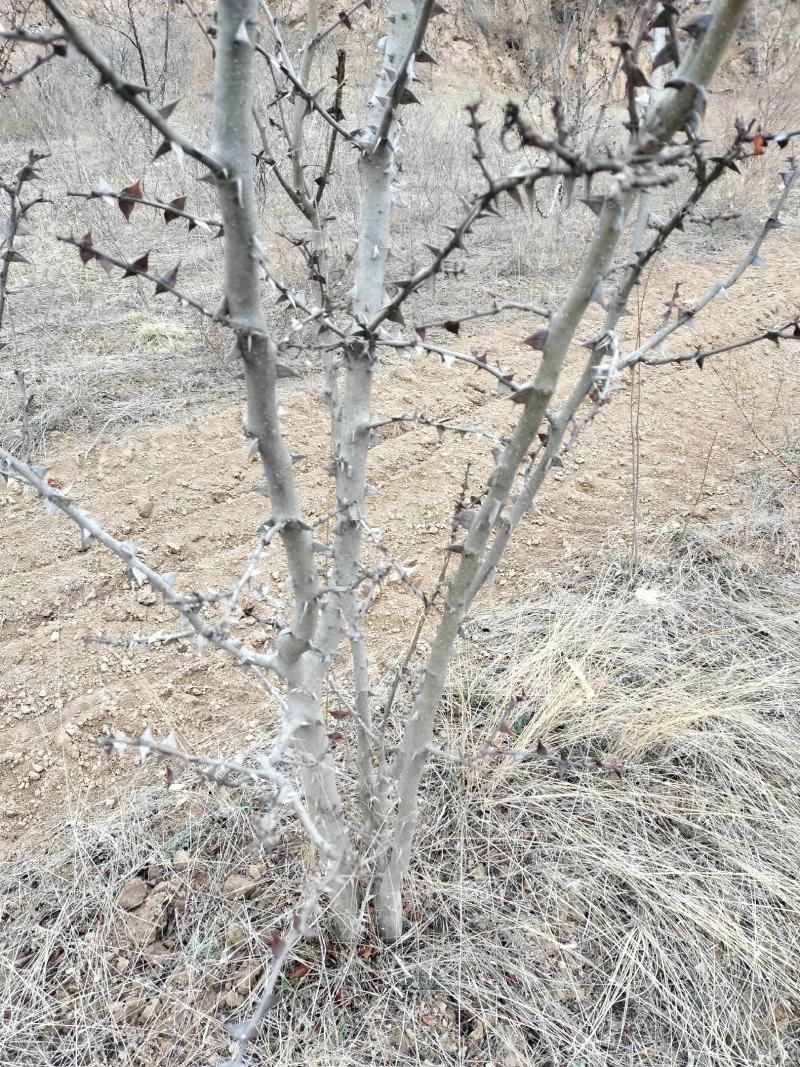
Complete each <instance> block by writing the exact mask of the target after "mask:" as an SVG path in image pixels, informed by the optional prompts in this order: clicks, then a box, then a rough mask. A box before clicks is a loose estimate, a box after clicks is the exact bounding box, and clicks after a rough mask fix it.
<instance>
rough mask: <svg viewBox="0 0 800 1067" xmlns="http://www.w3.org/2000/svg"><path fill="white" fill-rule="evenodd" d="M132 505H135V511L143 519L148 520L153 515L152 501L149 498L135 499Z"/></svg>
mask: <svg viewBox="0 0 800 1067" xmlns="http://www.w3.org/2000/svg"><path fill="white" fill-rule="evenodd" d="M134 504H135V505H136V510H137V511H138V512H139V514H140V515H141V517H142V518H143V519H149V518H150V516H151V515H152V514H153V501H152V500H151V499H150V497H149V496H139V497H137V498H136V500H135V501H134Z"/></svg>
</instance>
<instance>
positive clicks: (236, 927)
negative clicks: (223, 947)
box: [225, 923, 247, 948]
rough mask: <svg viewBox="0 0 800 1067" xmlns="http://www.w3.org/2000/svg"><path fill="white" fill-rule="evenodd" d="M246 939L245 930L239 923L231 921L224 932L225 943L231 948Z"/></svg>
mask: <svg viewBox="0 0 800 1067" xmlns="http://www.w3.org/2000/svg"><path fill="white" fill-rule="evenodd" d="M246 940H247V931H246V930H245V928H244V927H243V926H242V924H241V923H231V924H230V926H229V927H228V929H227V930H226V932H225V943H226V944H227V945H230V947H231V948H236V947H237V945H241V944H243V943H244V942H245V941H246Z"/></svg>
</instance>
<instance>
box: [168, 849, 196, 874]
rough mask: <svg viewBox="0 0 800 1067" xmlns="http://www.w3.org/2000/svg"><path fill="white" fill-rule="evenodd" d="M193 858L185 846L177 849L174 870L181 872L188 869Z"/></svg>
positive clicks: (173, 862)
mask: <svg viewBox="0 0 800 1067" xmlns="http://www.w3.org/2000/svg"><path fill="white" fill-rule="evenodd" d="M191 860H192V857H191V856H190V855H189V853H188V852H187V851H186V849H185V848H179V849H176V850H175V855H174V856H173V857H172V869H173V871H177V872H178V873H179V874H180V873H181V872H182V871H185V870H187V869H188V867H189V864H190V863H191Z"/></svg>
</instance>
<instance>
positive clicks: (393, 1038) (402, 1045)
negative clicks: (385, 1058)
mask: <svg viewBox="0 0 800 1067" xmlns="http://www.w3.org/2000/svg"><path fill="white" fill-rule="evenodd" d="M389 1041H390V1043H391V1044H392V1045H393V1046H394V1047H395V1048H396V1049H397V1051H398V1052H408V1051H409V1049H410V1048H411V1041H410V1039H409V1036H408V1034H407V1033H406V1032H405V1030H403V1029H402V1027H399V1026H398V1027H397V1028H396V1029H394V1030H392V1032H391V1033H390V1034H389Z"/></svg>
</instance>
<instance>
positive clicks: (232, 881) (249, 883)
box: [222, 874, 256, 900]
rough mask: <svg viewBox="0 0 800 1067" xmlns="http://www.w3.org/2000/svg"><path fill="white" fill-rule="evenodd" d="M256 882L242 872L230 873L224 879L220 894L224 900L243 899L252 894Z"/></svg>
mask: <svg viewBox="0 0 800 1067" xmlns="http://www.w3.org/2000/svg"><path fill="white" fill-rule="evenodd" d="M255 888H256V883H255V882H254V881H253V880H252V878H246V877H245V875H243V874H232V875H230V877H228V878H226V879H225V882H224V884H223V886H222V895H223V897H225V899H226V900H245V899H246V898H247V897H249V896H252V894H253V891H254V889H255Z"/></svg>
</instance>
